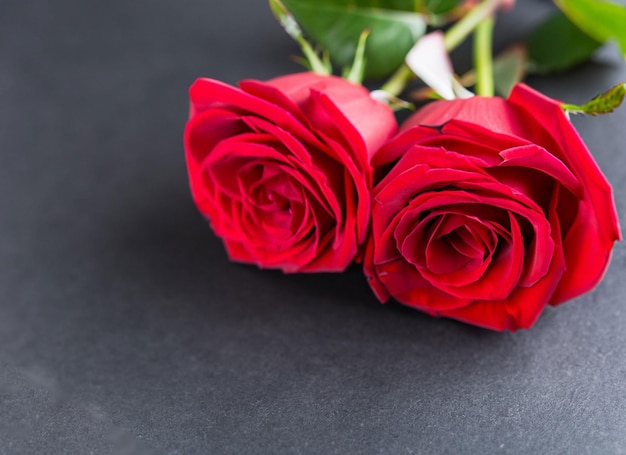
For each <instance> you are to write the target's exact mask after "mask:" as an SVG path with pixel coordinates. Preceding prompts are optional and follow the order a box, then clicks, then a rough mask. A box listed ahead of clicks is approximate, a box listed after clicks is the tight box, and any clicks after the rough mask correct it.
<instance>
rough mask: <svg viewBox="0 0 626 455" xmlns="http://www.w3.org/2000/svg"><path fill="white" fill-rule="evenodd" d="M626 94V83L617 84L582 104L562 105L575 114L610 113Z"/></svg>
mask: <svg viewBox="0 0 626 455" xmlns="http://www.w3.org/2000/svg"><path fill="white" fill-rule="evenodd" d="M625 96H626V83H622V84H617V85H616V86H615V87H613V88H611V89H609V90H607V91H606V92H604V93H600V94H599V95H598V96H596V97H595V98H593V99H592V100H591V101H588V102H586V103H585V104H582V105H580V106H577V105H575V104H562V105H561V107H562V108H563V109H565V110H566V111H568V112H572V113H574V114H589V115H598V114H608V113H609V112H613V111H614V110H615V109H616V108H617V107H619V105H620V104H622V101H623V100H624V97H625Z"/></svg>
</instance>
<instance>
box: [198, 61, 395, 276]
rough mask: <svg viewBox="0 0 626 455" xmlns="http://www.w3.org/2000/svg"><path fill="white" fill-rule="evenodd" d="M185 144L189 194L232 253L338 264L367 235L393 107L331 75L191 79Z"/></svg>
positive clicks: (263, 263)
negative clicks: (377, 157) (379, 154)
mask: <svg viewBox="0 0 626 455" xmlns="http://www.w3.org/2000/svg"><path fill="white" fill-rule="evenodd" d="M190 98H191V113H190V119H189V122H188V124H187V127H186V131H185V148H186V158H187V167H188V171H189V179H190V182H191V191H192V194H193V197H194V200H195V202H196V205H197V206H198V208H199V210H200V211H201V212H202V213H203V214H204V215H205V216H206V217H207V218H208V219H209V220H210V223H211V225H212V227H213V229H214V230H215V232H216V234H217V235H218V236H220V237H222V239H223V241H224V245H225V246H226V249H227V251H228V254H229V256H230V258H231V259H232V260H235V261H240V262H246V263H254V264H257V265H258V266H259V267H267V268H277V269H282V270H283V271H285V272H336V271H341V270H344V269H345V268H346V267H347V266H348V265H349V264H350V262H351V261H352V260H353V259H354V257H355V255H356V254H357V252H358V251H359V248H360V246H361V245H362V244H363V243H364V242H365V239H366V234H367V228H368V225H369V219H370V190H371V180H372V169H371V166H370V164H369V160H370V158H371V155H372V153H373V152H375V151H376V150H377V149H378V148H379V147H380V146H381V145H382V144H383V143H385V142H386V141H387V140H388V139H389V137H391V136H393V134H394V133H395V132H396V129H397V127H396V122H395V118H394V116H393V112H392V111H391V110H390V109H389V107H387V106H386V105H384V104H382V103H380V102H378V101H375V100H373V99H372V98H371V97H370V95H369V92H368V91H367V90H366V89H365V88H363V87H361V86H358V85H355V84H352V83H350V82H348V81H346V80H344V79H340V78H338V77H332V76H331V77H328V76H320V75H316V74H313V73H301V74H293V75H290V76H285V77H279V78H277V79H273V80H271V81H268V82H259V81H252V80H249V81H243V82H241V83H240V89H238V88H235V87H231V86H229V85H226V84H223V83H221V82H218V81H215V80H211V79H198V80H197V81H196V82H195V83H194V84H193V85H192V86H191V89H190Z"/></svg>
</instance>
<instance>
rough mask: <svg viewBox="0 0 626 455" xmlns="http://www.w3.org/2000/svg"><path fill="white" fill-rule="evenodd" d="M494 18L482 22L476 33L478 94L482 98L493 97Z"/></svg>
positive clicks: (475, 56) (475, 61)
mask: <svg viewBox="0 0 626 455" xmlns="http://www.w3.org/2000/svg"><path fill="white" fill-rule="evenodd" d="M493 24H494V19H493V16H490V17H487V18H485V19H483V20H482V22H481V23H480V24H478V27H476V32H475V33H474V66H475V67H476V93H477V94H478V95H481V96H493V94H494V87H493V86H494V83H493V56H492V54H491V41H492V37H493Z"/></svg>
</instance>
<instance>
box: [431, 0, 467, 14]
mask: <svg viewBox="0 0 626 455" xmlns="http://www.w3.org/2000/svg"><path fill="white" fill-rule="evenodd" d="M423 3H424V12H427V13H429V14H443V13H446V12H448V11H450V10H451V9H453V8H454V7H455V6H457V5H458V4H459V1H458V0H424V1H423Z"/></svg>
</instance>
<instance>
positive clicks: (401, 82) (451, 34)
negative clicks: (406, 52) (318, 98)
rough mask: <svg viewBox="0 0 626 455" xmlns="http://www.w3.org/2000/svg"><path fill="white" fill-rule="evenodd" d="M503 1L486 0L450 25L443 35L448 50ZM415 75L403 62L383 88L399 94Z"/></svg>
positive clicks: (455, 46)
mask: <svg viewBox="0 0 626 455" xmlns="http://www.w3.org/2000/svg"><path fill="white" fill-rule="evenodd" d="M501 2H502V0H485V1H484V2H482V3H479V4H478V5H477V6H476V7H475V8H474V9H472V10H471V11H470V12H469V13H467V14H466V15H465V16H463V17H462V18H461V20H459V21H458V22H457V23H456V24H454V25H453V26H452V27H450V28H449V29H448V31H447V32H446V33H445V34H444V36H443V39H444V43H445V46H446V50H447V51H448V52H451V51H453V50H454V49H456V48H457V47H458V46H459V45H460V44H461V43H462V42H463V41H464V40H465V38H467V37H468V36H469V35H470V34H471V33H472V32H473V31H474V30H475V29H476V27H478V25H479V24H480V23H481V22H482V21H483V20H485V19H486V18H489V17H491V16H492V15H493V13H494V12H495V10H496V8H497V7H498V5H500V3H501ZM414 77H415V74H413V72H412V71H411V70H410V69H409V67H408V66H407V65H406V63H403V64H402V65H401V66H400V68H398V69H397V70H396V72H395V73H393V74H392V75H391V77H390V78H389V79H388V80H387V82H385V84H384V85H383V86H382V87H381V90H384V91H385V92H387V93H389V94H390V95H392V96H398V95H400V93H402V91H403V90H404V88H405V87H406V86H407V84H408V83H409V82H410V81H411V79H413V78H414Z"/></svg>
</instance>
